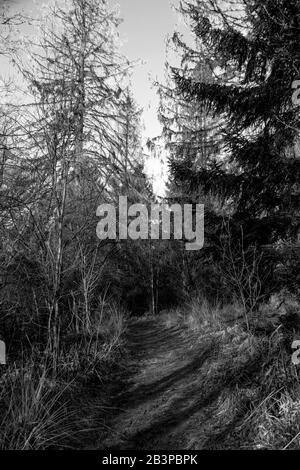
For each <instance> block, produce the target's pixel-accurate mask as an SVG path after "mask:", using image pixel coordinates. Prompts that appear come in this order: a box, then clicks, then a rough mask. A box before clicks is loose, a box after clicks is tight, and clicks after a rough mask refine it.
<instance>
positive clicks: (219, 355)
mask: <svg viewBox="0 0 300 470" xmlns="http://www.w3.org/2000/svg"><path fill="white" fill-rule="evenodd" d="M237 333H238V334H237ZM126 342H127V347H128V362H129V364H128V368H129V369H128V370H129V371H130V373H129V374H127V379H126V381H125V382H124V384H123V387H121V388H122V390H121V391H120V390H119V391H118V393H116V395H115V396H114V397H113V400H112V401H113V403H112V407H113V409H114V413H113V416H112V417H111V420H110V422H108V423H106V424H107V429H109V431H107V433H106V436H105V437H104V439H101V443H99V445H98V448H99V447H100V448H101V449H111V450H113V449H115V450H126V449H128V450H133V449H135V450H136V449H145V450H172V449H173V450H174V449H178V450H179V449H184V450H187V449H224V448H232V447H234V448H243V446H244V445H245V442H244V441H243V435H242V433H241V432H240V425H241V423H243V422H244V420H245V418H246V416H247V415H249V412H251V410H252V406H253V400H254V398H255V399H258V398H259V397H258V396H257V393H258V390H259V374H260V370H261V366H262V362H261V358H262V356H261V348H257V347H255V348H253V344H251V342H249V338H247V334H246V333H244V332H243V331H242V332H241V331H238V332H237V330H236V328H235V327H232V328H228V329H226V330H225V329H224V330H221V331H219V332H216V331H214V332H213V333H209V334H202V335H199V332H197V331H193V330H192V329H190V328H187V327H186V326H184V325H180V324H173V325H172V324H171V325H168V322H167V321H166V319H165V318H163V316H161V317H159V318H155V319H151V318H142V319H135V320H130V322H129V325H128V329H127V335H126ZM239 351H240V352H241V351H242V354H240V356H241V357H240V358H239Z"/></svg>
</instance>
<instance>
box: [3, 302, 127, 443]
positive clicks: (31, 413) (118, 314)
mask: <svg viewBox="0 0 300 470" xmlns="http://www.w3.org/2000/svg"><path fill="white" fill-rule="evenodd" d="M84 324H85V325H88V328H81V329H80V330H79V331H77V332H76V331H74V330H73V328H72V327H71V328H69V330H68V331H65V332H64V334H63V335H62V337H61V338H60V349H59V356H58V361H57V364H58V367H57V369H56V370H55V374H54V373H53V367H52V365H53V363H52V358H51V357H50V355H49V354H48V353H47V352H44V351H43V350H38V349H37V348H33V349H32V351H31V352H27V353H24V354H22V357H20V358H19V359H18V360H16V361H15V362H14V363H12V364H11V365H9V366H1V369H0V449H7V450H30V449H33V450H40V449H42V450H43V449H49V448H50V449H52V448H66V447H72V446H73V447H74V446H76V443H77V441H78V440H77V438H76V435H77V434H78V435H80V433H81V432H83V431H85V432H86V431H88V429H87V423H86V417H87V413H88V412H89V413H90V426H92V427H93V430H94V431H95V426H96V428H97V433H98V434H99V433H101V424H102V422H104V419H103V420H102V419H100V420H99V417H101V418H102V417H103V416H104V415H105V413H106V408H105V406H104V405H103V406H101V405H102V403H104V401H105V400H104V399H103V396H104V395H105V394H106V391H105V389H104V386H103V383H104V382H105V381H106V382H107V377H106V376H107V375H108V374H109V371H110V368H111V367H112V365H113V364H114V362H115V361H117V356H118V352H119V350H120V348H121V345H122V335H123V333H124V331H125V312H124V311H123V310H122V309H120V308H119V307H118V306H117V305H116V304H112V303H110V304H105V306H104V305H103V306H102V307H101V309H100V310H98V311H97V312H95V313H94V314H93V315H91V316H90V318H89V321H88V322H85V323H84ZM8 364H9V357H8ZM111 380H112V379H111ZM95 387H96V388H97V396H96V397H94V400H95V403H93V404H91V403H89V404H88V403H85V398H86V399H87V400H88V399H89V398H88V397H89V396H90V395H91V391H90V388H92V389H94V388H95ZM88 409H89V411H88ZM94 409H95V410H96V411H94ZM83 410H84V413H83ZM95 413H97V416H96V417H95V416H94V414H95ZM93 421H94V422H93ZM98 434H97V435H98ZM94 436H95V432H94ZM90 438H91V436H89V439H90ZM83 444H85V442H84V443H83Z"/></svg>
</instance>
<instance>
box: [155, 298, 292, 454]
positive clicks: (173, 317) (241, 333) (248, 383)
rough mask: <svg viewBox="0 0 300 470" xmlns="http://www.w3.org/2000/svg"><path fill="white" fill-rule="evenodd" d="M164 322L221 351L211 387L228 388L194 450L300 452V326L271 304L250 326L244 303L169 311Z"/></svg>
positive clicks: (194, 440)
mask: <svg viewBox="0 0 300 470" xmlns="http://www.w3.org/2000/svg"><path fill="white" fill-rule="evenodd" d="M298 311H299V308H298ZM294 313H295V309H294V310H293V314H294ZM164 318H165V324H166V325H167V326H172V325H175V324H177V325H180V326H181V327H184V328H186V329H187V331H191V332H193V334H195V333H196V334H197V335H198V337H199V338H200V341H201V338H203V339H204V338H205V339H207V338H209V337H211V338H212V339H217V340H218V343H219V346H220V347H219V351H218V354H217V355H216V356H215V357H211V358H210V361H209V364H208V365H207V372H206V374H207V377H210V378H212V377H213V380H210V383H209V381H208V383H207V385H206V386H207V387H208V388H210V392H208V393H211V394H213V390H214V388H215V389H217V388H218V386H219V385H218V384H222V383H223V384H224V387H223V389H222V392H221V393H220V394H219V395H218V399H217V400H215V402H214V403H211V404H210V419H209V420H208V423H207V424H206V426H207V431H205V433H204V434H205V437H203V430H202V432H200V431H199V430H196V429H195V430H194V432H191V433H190V437H189V441H188V445H189V446H190V447H191V448H195V449H199V448H225V449H226V448H239V449H240V448H242V449H298V448H299V447H300V401H299V391H300V383H299V375H298V372H299V371H298V370H297V368H296V367H295V366H294V365H293V364H292V362H291V356H292V351H291V349H290V347H291V344H292V341H293V340H294V339H296V338H297V335H298V337H299V331H298V330H297V328H298V327H297V326H293V325H292V326H291V325H289V322H287V321H286V318H287V317H286V316H284V317H280V316H279V314H278V313H277V312H276V311H274V309H272V308H271V307H270V306H268V305H263V306H262V307H261V309H260V310H259V311H258V312H256V313H255V314H253V315H251V316H250V317H249V325H246V322H245V320H244V316H243V309H242V307H241V306H239V305H238V304H236V305H227V306H220V305H214V306H212V305H209V304H208V302H206V301H205V300H204V301H203V300H202V299H193V300H191V301H190V302H189V303H187V304H186V305H185V306H184V307H182V308H180V309H176V310H173V311H170V312H165V314H164ZM295 325H296V324H295ZM232 384H235V385H234V387H233V386H232ZM203 386H204V384H203ZM200 426H202V427H203V424H202V425H200ZM200 435H201V437H199V436H200Z"/></svg>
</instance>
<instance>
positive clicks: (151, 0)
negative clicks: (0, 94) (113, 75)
mask: <svg viewBox="0 0 300 470" xmlns="http://www.w3.org/2000/svg"><path fill="white" fill-rule="evenodd" d="M2 1H3V0H2ZM6 1H7V2H10V3H11V5H14V8H15V9H17V10H21V9H23V10H24V12H25V13H28V15H29V16H36V15H37V12H38V10H39V8H40V6H41V5H43V4H44V5H47V3H48V2H49V1H51V0H6ZM0 2H1V0H0ZM62 2H63V0H60V3H62ZM178 2H179V0H109V3H110V4H111V5H112V6H117V7H118V10H119V12H120V17H121V18H123V23H122V24H121V26H120V29H119V31H120V36H121V41H122V52H123V53H124V54H125V55H126V56H127V57H128V58H129V59H130V60H132V61H137V62H138V64H137V65H136V67H135V68H134V71H133V75H132V90H133V94H134V96H135V99H136V101H137V104H138V105H139V106H140V107H142V108H143V110H144V112H143V124H144V138H145V140H146V139H147V138H153V137H157V136H158V135H160V133H161V126H160V123H159V121H158V117H157V109H158V105H159V101H158V96H157V92H156V90H155V87H154V86H153V82H154V81H156V80H158V81H163V80H164V66H165V60H166V39H167V37H168V36H170V35H172V34H173V33H174V31H175V30H178V29H179V30H180V28H181V27H182V26H181V25H180V24H178V22H179V17H178V13H177V12H176V10H175V8H174V5H177V4H178ZM21 32H22V28H21ZM25 32H28V28H26V29H25ZM0 67H1V69H2V70H0V72H2V71H3V69H4V68H5V64H4V63H3V62H2V64H1V60H0ZM147 166H148V171H150V172H151V171H152V173H153V174H152V175H151V176H153V177H154V179H157V180H159V179H162V178H164V176H163V175H162V173H165V168H164V169H162V168H161V165H160V164H159V163H157V162H155V161H152V160H150V161H148V162H147ZM156 186H158V187H159V186H163V183H162V182H160V181H157V182H156Z"/></svg>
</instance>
